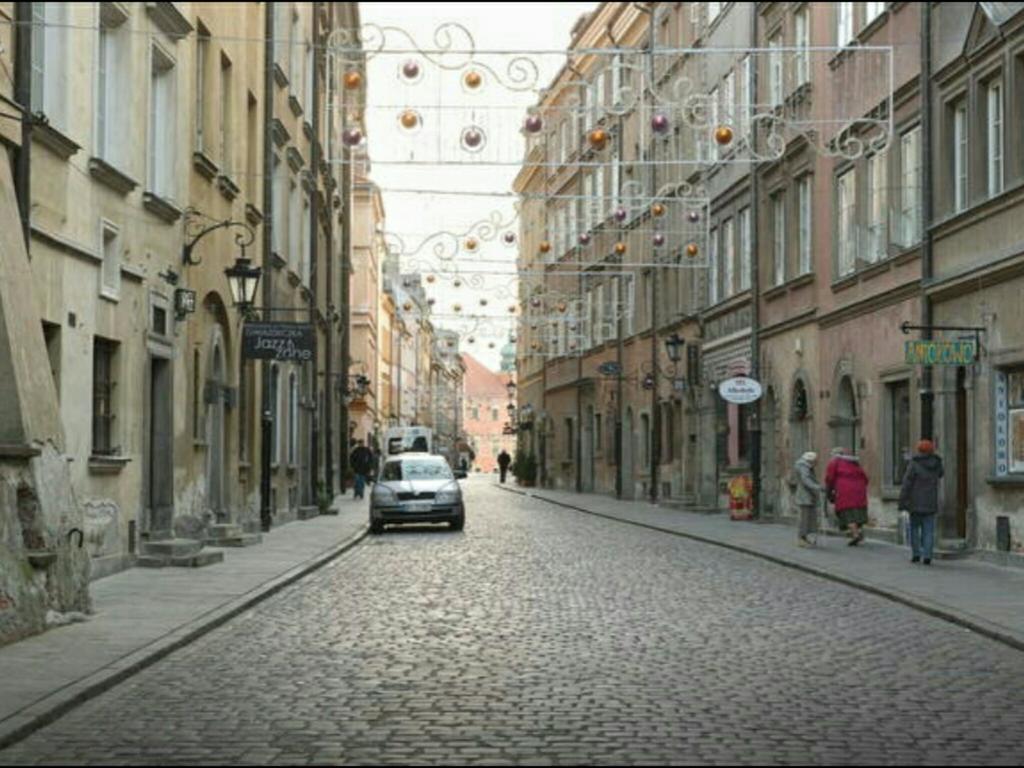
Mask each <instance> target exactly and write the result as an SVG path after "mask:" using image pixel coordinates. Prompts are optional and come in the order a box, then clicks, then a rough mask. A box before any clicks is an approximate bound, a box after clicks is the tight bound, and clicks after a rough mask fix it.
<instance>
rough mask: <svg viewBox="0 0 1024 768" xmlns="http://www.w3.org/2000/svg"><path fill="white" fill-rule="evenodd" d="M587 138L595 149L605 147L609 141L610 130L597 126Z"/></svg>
mask: <svg viewBox="0 0 1024 768" xmlns="http://www.w3.org/2000/svg"><path fill="white" fill-rule="evenodd" d="M587 140H588V141H589V142H590V146H592V147H593V148H594V149H604V145H605V144H607V143H608V131H606V130H604V129H603V128H595V129H594V130H592V131H591V132H590V134H589V135H588V136H587Z"/></svg>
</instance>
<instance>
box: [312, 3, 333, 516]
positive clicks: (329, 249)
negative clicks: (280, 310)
mask: <svg viewBox="0 0 1024 768" xmlns="http://www.w3.org/2000/svg"><path fill="white" fill-rule="evenodd" d="M328 12H329V13H330V19H331V24H330V28H329V31H328V38H329V37H330V35H331V34H333V32H334V21H335V15H334V6H333V5H329V6H328ZM329 60H330V59H328V57H327V55H326V54H325V55H324V72H326V74H327V77H328V78H330V77H331V73H330V72H328V71H327V62H328V61H329ZM314 69H316V67H314ZM328 115H330V112H328ZM330 138H331V137H330V136H328V141H330ZM330 161H331V158H329V157H328V158H327V162H328V163H330ZM329 167H330V166H328V168H329ZM327 178H328V179H330V180H332V181H333V179H334V176H333V175H331V173H330V172H329V174H328V177H327ZM325 181H326V180H325ZM326 202H327V211H326V213H325V216H324V224H325V225H326V232H325V242H324V253H325V255H326V259H325V261H326V262H327V280H326V283H327V292H326V293H327V295H326V297H325V298H326V306H327V334H326V338H325V343H326V344H327V354H326V355H325V356H324V385H323V386H324V486H325V487H326V489H327V495H328V496H329V497H330V499H331V501H332V502H333V501H334V393H335V392H336V391H337V390H336V389H335V386H334V215H333V211H334V189H333V185H331V186H329V187H328V194H327V195H326Z"/></svg>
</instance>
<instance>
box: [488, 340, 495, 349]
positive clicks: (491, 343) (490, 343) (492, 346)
mask: <svg viewBox="0 0 1024 768" xmlns="http://www.w3.org/2000/svg"><path fill="white" fill-rule="evenodd" d="M487 348H488V349H494V342H493V341H492V342H489V343H488V344H487Z"/></svg>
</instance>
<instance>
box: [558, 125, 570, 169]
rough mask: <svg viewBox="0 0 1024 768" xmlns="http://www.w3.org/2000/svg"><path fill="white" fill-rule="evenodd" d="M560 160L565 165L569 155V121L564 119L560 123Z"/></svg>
mask: <svg viewBox="0 0 1024 768" xmlns="http://www.w3.org/2000/svg"><path fill="white" fill-rule="evenodd" d="M558 147H559V153H558V162H560V163H561V164H562V165H565V162H566V160H567V159H568V157H569V121H568V120H563V121H562V122H560V123H559V124H558Z"/></svg>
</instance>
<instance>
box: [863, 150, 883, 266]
mask: <svg viewBox="0 0 1024 768" xmlns="http://www.w3.org/2000/svg"><path fill="white" fill-rule="evenodd" d="M886 229H887V227H886V162H885V155H882V154H877V155H872V156H871V157H869V158H868V252H867V254H866V257H867V260H868V261H878V259H880V258H883V257H884V256H885V254H886V251H887V249H888V243H887V242H886V240H887V238H886Z"/></svg>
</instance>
